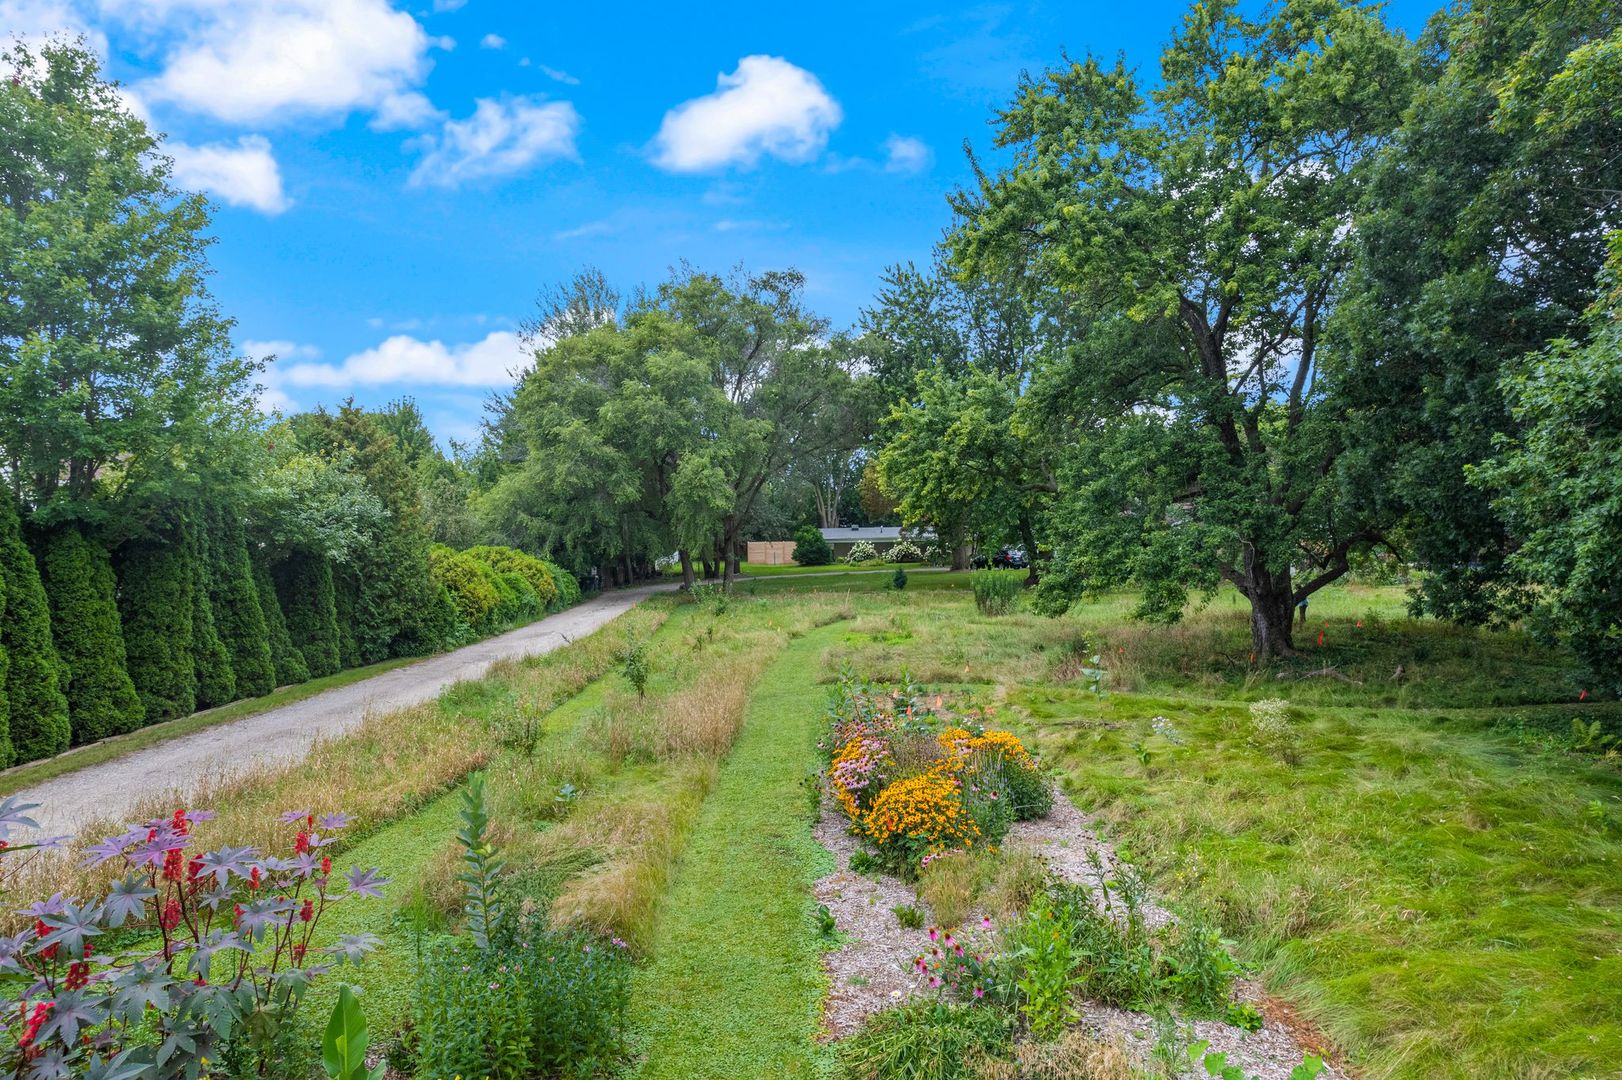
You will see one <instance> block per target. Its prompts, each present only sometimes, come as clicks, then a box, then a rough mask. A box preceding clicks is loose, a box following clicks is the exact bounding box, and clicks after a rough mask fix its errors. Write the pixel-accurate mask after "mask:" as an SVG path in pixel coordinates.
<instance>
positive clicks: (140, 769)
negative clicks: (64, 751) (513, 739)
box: [16, 585, 670, 836]
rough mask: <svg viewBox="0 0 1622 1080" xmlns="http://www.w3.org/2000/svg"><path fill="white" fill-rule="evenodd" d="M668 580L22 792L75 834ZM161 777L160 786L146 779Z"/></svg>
mask: <svg viewBox="0 0 1622 1080" xmlns="http://www.w3.org/2000/svg"><path fill="white" fill-rule="evenodd" d="M669 588H670V586H667V585H652V586H643V587H640V588H635V589H620V590H617V591H614V592H609V593H603V594H602V595H599V596H596V597H594V598H592V599H590V600H587V601H586V602H585V603H583V604H578V605H576V606H575V607H572V608H569V609H568V610H566V611H560V612H558V613H557V614H555V615H548V616H547V617H546V618H544V619H541V620H539V621H538V622H533V623H530V624H529V625H528V626H524V627H520V628H519V629H517V630H512V631H509V632H507V633H505V634H501V635H499V636H497V637H493V638H486V639H485V640H484V641H479V642H475V643H474V644H472V645H467V646H464V647H462V648H460V649H457V650H455V651H453V652H448V653H441V654H440V655H438V656H431V657H428V658H427V659H424V660H420V661H418V662H417V663H415V664H409V665H407V666H405V667H401V668H395V669H394V670H392V671H385V672H383V673H382V674H381V675H375V676H373V677H372V678H370V679H364V680H362V681H360V682H357V683H351V684H350V685H348V686H340V687H336V688H334V689H332V690H326V691H323V692H321V693H319V694H316V695H314V696H313V697H308V698H305V699H304V700H303V701H295V702H293V703H291V704H288V705H283V706H280V707H279V708H275V709H270V710H268V711H266V712H262V713H258V714H256V715H254V716H247V717H244V718H242V719H241V720H233V721H231V722H230V723H225V724H219V725H216V726H215V727H211V728H207V729H205V730H203V731H198V732H193V733H192V734H190V735H182V736H180V737H178V738H175V739H172V740H170V741H168V742H164V743H159V744H158V745H156V746H149V747H146V748H145V749H141V750H134V751H131V752H130V753H128V754H126V755H124V756H123V757H120V758H115V759H113V760H112V761H106V762H103V763H101V764H99V765H89V766H86V767H85V768H83V769H79V770H77V771H75V772H70V773H66V774H64V775H62V776H58V777H56V778H55V779H52V780H47V781H45V782H44V783H42V784H38V785H36V786H34V787H31V788H26V789H24V790H22V791H19V792H17V793H16V794H17V797H18V799H19V800H21V801H23V802H31V803H39V804H40V805H39V808H38V809H37V810H34V811H33V812H32V813H30V815H29V816H30V817H32V818H34V819H35V820H36V821H38V822H39V823H40V825H41V827H42V828H43V835H46V836H55V835H62V834H72V833H74V832H76V831H77V830H78V828H79V827H80V826H81V825H82V824H83V823H85V822H86V821H90V820H92V819H95V818H115V819H123V818H125V817H127V816H128V815H129V814H130V812H131V810H132V809H133V807H134V806H135V804H136V802H137V800H139V799H140V798H141V797H143V796H145V795H149V794H153V793H155V792H157V791H158V789H159V787H161V789H162V790H165V791H167V790H171V789H176V788H178V789H185V788H187V787H190V786H191V785H194V784H196V783H197V782H198V781H200V780H202V779H203V778H204V777H208V776H217V775H219V774H221V773H222V772H224V771H225V770H226V768H227V763H228V762H229V763H231V764H232V765H233V766H241V767H248V766H253V765H258V764H261V763H265V762H270V761H274V760H278V759H280V760H289V761H291V760H297V759H299V758H302V757H303V756H304V755H305V754H306V753H308V752H309V749H310V746H311V744H312V743H314V742H315V740H316V738H317V737H318V736H322V735H335V734H338V733H340V732H343V731H346V730H348V729H349V728H352V727H355V726H356V725H357V724H359V723H360V721H361V719H362V718H363V717H364V716H365V715H366V714H367V713H368V712H371V711H387V710H391V709H399V708H403V707H405V706H407V705H416V704H418V703H420V702H423V701H428V700H431V699H433V698H434V697H436V696H437V695H438V694H439V692H440V690H442V689H443V688H445V687H446V686H449V685H450V684H451V683H454V682H459V681H461V680H464V679H477V678H479V677H480V676H482V675H483V674H484V673H485V672H486V671H487V670H488V669H489V667H490V665H491V664H492V663H493V662H495V661H497V660H505V659H508V658H510V657H522V656H539V655H541V654H543V653H549V652H551V651H552V650H554V649H556V648H558V647H560V646H562V645H565V644H567V643H568V642H570V641H573V640H574V639H576V638H579V637H583V636H584V635H586V634H589V633H591V632H592V631H593V630H596V629H597V628H598V627H600V626H602V625H603V624H604V623H607V622H609V621H610V620H612V619H613V618H614V617H615V616H617V615H620V614H622V613H623V612H625V611H628V610H630V609H631V608H632V607H635V606H636V605H637V604H638V603H639V602H641V601H642V600H643V599H645V598H647V597H648V596H651V595H653V594H654V593H656V592H662V591H666V590H668V589H669ZM156 776H161V777H163V781H162V783H161V785H153V784H152V783H150V778H152V777H156Z"/></svg>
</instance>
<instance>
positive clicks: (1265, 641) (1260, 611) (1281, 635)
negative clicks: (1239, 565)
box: [1240, 567, 1295, 660]
mask: <svg viewBox="0 0 1622 1080" xmlns="http://www.w3.org/2000/svg"><path fill="white" fill-rule="evenodd" d="M1240 591H1241V592H1243V593H1244V594H1245V596H1246V597H1247V598H1249V600H1250V644H1251V648H1252V650H1253V651H1254V652H1255V654H1256V659H1257V660H1272V659H1274V658H1276V657H1280V656H1294V655H1295V640H1294V638H1293V637H1292V629H1293V625H1292V621H1293V619H1294V617H1295V593H1294V592H1293V591H1292V590H1291V588H1290V572H1289V571H1288V570H1286V571H1284V572H1283V573H1281V574H1269V573H1268V572H1267V571H1265V570H1263V569H1261V568H1259V567H1258V568H1255V569H1253V570H1252V571H1251V572H1250V575H1249V578H1248V580H1246V581H1245V583H1244V588H1242V589H1241V590H1240Z"/></svg>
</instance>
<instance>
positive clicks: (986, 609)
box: [969, 570, 1025, 615]
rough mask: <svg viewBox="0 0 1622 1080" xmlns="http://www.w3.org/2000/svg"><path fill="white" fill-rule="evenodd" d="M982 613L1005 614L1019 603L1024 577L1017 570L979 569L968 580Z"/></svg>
mask: <svg viewBox="0 0 1622 1080" xmlns="http://www.w3.org/2000/svg"><path fill="white" fill-rule="evenodd" d="M969 584H970V587H971V588H973V589H974V606H975V607H977V608H979V609H980V614H982V615H1006V614H1008V613H1009V612H1010V611H1013V610H1014V608H1015V607H1016V606H1017V605H1018V604H1019V595H1020V591H1021V590H1022V589H1024V587H1025V577H1024V575H1023V574H1021V573H1020V572H1019V571H1017V570H980V571H977V572H976V573H975V574H974V576H973V577H972V578H971V579H970V581H969Z"/></svg>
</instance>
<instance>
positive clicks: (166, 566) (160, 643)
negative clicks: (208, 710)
mask: <svg viewBox="0 0 1622 1080" xmlns="http://www.w3.org/2000/svg"><path fill="white" fill-rule="evenodd" d="M189 554H190V551H189V547H188V545H187V544H185V543H184V541H183V539H182V537H181V536H180V535H179V530H178V528H177V529H175V530H172V531H166V532H164V533H160V534H157V535H153V536H150V537H143V538H141V539H139V540H132V541H130V542H129V543H126V544H124V545H123V546H121V547H120V548H119V549H118V612H119V620H120V623H121V624H122V627H123V632H124V654H125V670H126V671H128V672H129V677H130V681H131V682H133V683H134V684H135V691H136V693H138V694H139V695H140V697H141V707H142V710H143V712H144V714H145V715H144V720H145V722H147V723H149V724H154V723H157V722H158V721H160V720H172V719H174V718H175V717H177V716H190V715H191V714H192V713H193V712H195V711H196V709H197V674H196V671H195V665H194V664H193V661H192V638H193V631H192V618H193V611H194V605H193V603H192V589H193V588H194V587H195V586H194V577H193V572H192V566H191V564H190V561H189V558H188V556H189ZM56 629H57V632H58V633H61V632H62V631H63V630H64V627H63V626H62V624H61V621H60V620H58V622H57V625H56Z"/></svg>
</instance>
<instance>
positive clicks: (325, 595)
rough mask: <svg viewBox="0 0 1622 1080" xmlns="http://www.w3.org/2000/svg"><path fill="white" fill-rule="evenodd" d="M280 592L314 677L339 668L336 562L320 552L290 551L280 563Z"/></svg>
mask: <svg viewBox="0 0 1622 1080" xmlns="http://www.w3.org/2000/svg"><path fill="white" fill-rule="evenodd" d="M276 596H277V598H278V599H279V600H280V601H281V606H282V614H283V615H284V616H285V617H286V619H287V633H288V636H290V637H291V638H292V639H293V645H294V647H295V648H297V649H298V652H299V655H300V656H302V657H303V658H304V666H305V667H306V668H308V669H309V673H310V678H312V679H318V678H320V677H321V676H323V675H332V674H334V673H336V672H337V671H339V670H340V669H341V667H342V664H341V662H340V659H341V658H340V655H339V645H338V609H337V601H336V597H335V596H334V594H333V586H332V565H331V564H330V563H328V562H327V560H326V559H323V558H321V557H320V556H318V555H309V554H305V553H303V552H295V553H294V554H292V555H289V556H288V557H287V558H285V559H283V560H282V561H281V563H280V564H278V565H277V567H276Z"/></svg>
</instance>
